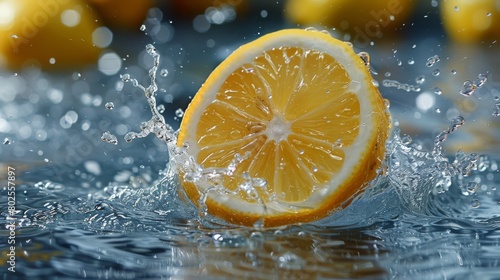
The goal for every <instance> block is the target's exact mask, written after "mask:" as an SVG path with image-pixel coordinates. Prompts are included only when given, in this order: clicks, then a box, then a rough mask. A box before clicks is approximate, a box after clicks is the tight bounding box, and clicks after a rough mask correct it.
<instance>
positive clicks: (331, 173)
mask: <svg viewBox="0 0 500 280" xmlns="http://www.w3.org/2000/svg"><path fill="white" fill-rule="evenodd" d="M389 128H390V120H389V114H388V112H387V110H386V107H385V105H384V100H383V98H382V97H381V95H380V93H379V92H378V90H377V88H376V87H375V86H374V85H373V84H372V81H371V76H370V74H369V72H368V69H367V67H366V66H365V65H364V63H363V61H362V59H361V58H360V57H359V56H357V55H356V54H355V53H354V51H353V50H352V48H351V47H350V46H349V45H347V44H346V43H344V42H341V41H338V40H336V39H334V38H333V37H331V36H330V35H329V34H325V33H323V32H319V31H311V30H302V29H291V30H282V31H278V32H275V33H271V34H268V35H265V36H263V37H261V38H259V39H257V40H255V41H254V42H251V43H248V44H246V45H244V46H242V47H240V48H239V49H238V50H236V51H235V52H234V53H233V54H232V55H230V56H229V57H228V58H227V59H226V60H225V61H224V62H222V64H221V65H219V66H218V67H217V68H216V69H215V70H214V72H213V73H212V74H211V75H210V77H209V78H208V79H207V81H206V82H205V84H204V85H203V86H202V87H201V89H200V90H199V92H198V93H197V95H196V96H195V98H194V99H193V101H192V103H191V104H190V105H189V107H188V109H187V110H186V114H185V116H184V119H183V121H182V124H181V129H180V134H179V137H178V144H179V145H183V144H184V143H186V142H187V143H188V144H189V148H188V153H189V154H190V155H191V156H193V157H194V158H195V160H196V162H197V163H198V164H200V165H201V166H202V167H203V168H224V167H228V166H229V165H231V164H232V163H233V162H234V159H235V158H237V157H241V155H245V158H244V159H242V160H241V162H240V163H239V164H238V165H237V166H236V168H235V170H234V172H233V173H232V174H229V175H227V176H224V179H223V180H222V181H221V182H215V183H214V184H218V185H222V187H223V188H224V189H225V190H227V192H226V193H224V194H221V193H217V192H213V191H212V192H210V190H211V189H213V188H212V187H213V186H211V185H210V184H209V183H208V184H207V181H206V180H200V181H199V182H196V181H194V182H192V181H188V180H184V179H183V172H184V171H182V170H181V177H180V179H181V184H182V185H183V188H184V189H185V191H186V193H187V195H188V197H189V198H190V199H191V200H192V201H193V202H194V203H196V204H198V203H199V200H200V198H206V201H205V204H206V206H207V208H208V211H209V212H210V213H212V214H213V215H215V216H218V217H220V218H223V219H225V220H227V221H230V222H232V223H236V224H241V225H252V224H253V223H255V222H256V221H258V220H259V221H262V222H263V223H264V225H266V226H276V225H283V224H289V223H298V222H309V221H313V220H317V219H319V218H322V217H325V216H327V215H328V214H329V213H331V212H332V211H335V210H337V209H340V208H343V207H345V206H346V205H347V204H348V201H349V200H350V199H352V197H353V195H354V194H355V193H357V192H359V191H360V190H362V189H363V188H365V187H366V186H367V185H368V182H369V181H370V180H371V179H373V178H374V177H375V176H376V175H377V169H378V167H379V166H380V164H381V161H382V159H383V156H384V143H385V140H386V139H387V137H388V130H389ZM252 178H254V179H261V180H265V182H266V184H264V185H263V186H257V187H255V186H252V185H251V184H250V185H249V184H248V180H250V181H251V179H252ZM259 182H260V181H259ZM207 192H208V193H207Z"/></svg>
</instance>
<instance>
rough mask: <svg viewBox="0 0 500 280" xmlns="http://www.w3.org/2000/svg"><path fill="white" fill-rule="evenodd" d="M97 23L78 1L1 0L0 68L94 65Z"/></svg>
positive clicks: (98, 51) (97, 51) (90, 12)
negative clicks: (1, 66) (94, 38)
mask: <svg viewBox="0 0 500 280" xmlns="http://www.w3.org/2000/svg"><path fill="white" fill-rule="evenodd" d="M96 21H97V18H96V16H95V15H94V14H93V12H92V10H91V9H90V8H89V7H88V6H87V4H86V3H85V2H83V1H79V0H0V65H4V66H7V67H9V68H21V67H23V66H37V67H42V68H44V69H48V68H64V67H75V66H82V65H84V64H88V63H95V62H96V60H97V58H98V56H99V53H100V49H99V48H97V47H96V46H94V45H93V43H92V33H93V32H94V30H95V29H96V28H97V27H98V25H97V23H96Z"/></svg>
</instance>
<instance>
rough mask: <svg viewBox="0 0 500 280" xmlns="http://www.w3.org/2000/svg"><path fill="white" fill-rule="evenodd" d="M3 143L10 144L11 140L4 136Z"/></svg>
mask: <svg viewBox="0 0 500 280" xmlns="http://www.w3.org/2000/svg"><path fill="white" fill-rule="evenodd" d="M3 144H4V145H10V144H12V140H10V139H9V138H7V137H6V138H4V139H3Z"/></svg>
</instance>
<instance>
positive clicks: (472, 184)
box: [466, 181, 478, 194]
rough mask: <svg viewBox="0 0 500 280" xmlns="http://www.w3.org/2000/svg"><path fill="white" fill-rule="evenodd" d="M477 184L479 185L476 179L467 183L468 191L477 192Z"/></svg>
mask: <svg viewBox="0 0 500 280" xmlns="http://www.w3.org/2000/svg"><path fill="white" fill-rule="evenodd" d="M477 186H478V183H476V182H474V181H471V182H469V183H467V186H466V189H467V192H469V193H471V194H473V193H476V191H477Z"/></svg>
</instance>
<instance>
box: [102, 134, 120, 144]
mask: <svg viewBox="0 0 500 280" xmlns="http://www.w3.org/2000/svg"><path fill="white" fill-rule="evenodd" d="M101 140H102V141H104V142H106V143H110V144H113V145H117V144H118V139H116V136H114V135H113V134H111V132H109V131H106V132H104V133H103V134H102V136H101Z"/></svg>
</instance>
